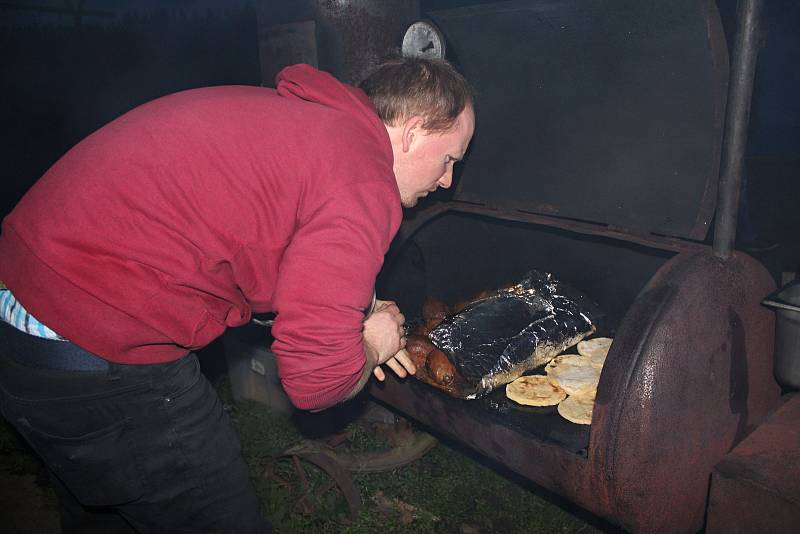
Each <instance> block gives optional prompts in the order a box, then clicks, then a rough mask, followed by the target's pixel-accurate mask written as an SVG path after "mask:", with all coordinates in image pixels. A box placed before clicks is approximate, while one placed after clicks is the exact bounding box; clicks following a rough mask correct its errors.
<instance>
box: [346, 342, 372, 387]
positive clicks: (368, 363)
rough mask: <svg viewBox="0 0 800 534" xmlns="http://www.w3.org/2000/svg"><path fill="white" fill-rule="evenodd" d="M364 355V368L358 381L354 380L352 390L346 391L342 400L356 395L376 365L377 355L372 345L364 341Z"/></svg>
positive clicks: (365, 383)
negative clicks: (346, 393) (354, 383)
mask: <svg viewBox="0 0 800 534" xmlns="http://www.w3.org/2000/svg"><path fill="white" fill-rule="evenodd" d="M364 356H366V358H365V360H364V369H362V371H361V377H360V378H359V379H358V382H356V385H355V386H353V389H352V391H350V393H348V395H347V396H346V397H345V398H344V399H343V401H342V402H344V401H348V400H350V399H352V398H353V397H355V396H356V395H358V392H359V391H361V390H362V389H364V386H366V385H367V381H369V377H370V376H371V375H372V371H373V370H374V369H375V367H376V366H377V365H378V355H377V354H375V353H374V351H373V350H372V347H370V346H369V344H367V343H366V342H365V343H364Z"/></svg>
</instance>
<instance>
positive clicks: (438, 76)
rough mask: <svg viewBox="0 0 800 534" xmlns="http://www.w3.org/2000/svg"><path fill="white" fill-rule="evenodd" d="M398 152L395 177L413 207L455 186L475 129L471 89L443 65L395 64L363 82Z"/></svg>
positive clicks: (410, 60) (405, 201)
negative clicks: (457, 164) (439, 189)
mask: <svg viewBox="0 0 800 534" xmlns="http://www.w3.org/2000/svg"><path fill="white" fill-rule="evenodd" d="M361 88H362V89H363V90H364V92H366V93H367V96H369V98H370V99H371V100H372V103H373V104H374V105H375V108H376V109H377V111H378V115H379V116H380V118H381V120H383V123H384V124H385V125H386V130H387V131H388V133H389V139H390V140H391V142H392V151H393V153H394V174H395V178H396V179H397V186H398V188H399V189H400V197H401V200H402V202H403V206H405V207H407V208H409V207H412V206H414V205H416V203H417V201H418V200H419V199H420V198H422V197H424V196H426V195H427V194H428V193H430V192H432V191H435V190H436V188H437V187H444V188H447V187H450V185H451V184H452V181H453V165H454V164H455V162H456V161H459V160H460V159H461V158H463V157H464V153H465V152H466V150H467V147H468V146H469V142H470V140H471V139H472V133H473V132H474V130H475V114H474V111H473V96H472V89H471V88H470V86H469V83H467V81H466V80H465V79H464V77H463V76H461V74H459V73H458V72H457V71H456V70H455V69H454V68H453V67H452V66H451V65H450V64H449V63H447V62H446V61H443V60H433V59H422V58H398V59H393V60H390V61H388V62H386V63H384V64H383V65H381V66H380V67H378V69H377V70H376V71H375V72H373V73H372V74H371V75H370V76H369V77H368V78H367V79H366V80H364V81H363V82H362V83H361Z"/></svg>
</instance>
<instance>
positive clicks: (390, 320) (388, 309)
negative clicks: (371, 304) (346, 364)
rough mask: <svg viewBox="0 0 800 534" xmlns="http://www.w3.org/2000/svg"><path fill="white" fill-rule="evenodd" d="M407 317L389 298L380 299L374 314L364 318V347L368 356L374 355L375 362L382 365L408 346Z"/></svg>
mask: <svg viewBox="0 0 800 534" xmlns="http://www.w3.org/2000/svg"><path fill="white" fill-rule="evenodd" d="M405 322H406V318H405V317H403V314H402V313H400V308H398V307H397V304H395V303H394V302H391V301H387V300H378V301H376V303H375V310H374V311H373V312H372V315H370V316H369V317H367V318H366V319H365V320H364V331H363V334H362V335H363V336H364V348H365V349H366V350H367V353H368V354H367V356H368V357H369V356H371V357H372V361H373V364H375V365H380V364H382V363H385V362H386V361H388V360H389V359H390V358H392V357H394V355H395V354H397V351H399V350H400V349H402V348H403V347H405V346H406V339H405V337H403V334H404V330H403V324H404V323H405Z"/></svg>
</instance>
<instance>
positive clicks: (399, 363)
mask: <svg viewBox="0 0 800 534" xmlns="http://www.w3.org/2000/svg"><path fill="white" fill-rule="evenodd" d="M385 363H386V365H388V366H389V367H391V369H392V371H394V372H395V373H396V374H397V376H399V377H401V378H404V377H405V376H407V375H408V374H409V373H410V374H412V375H413V374H414V373H416V372H417V368H416V366H415V365H414V363H413V362H412V361H411V358H409V356H408V353H407V352H406V349H400V350H399V351H398V352H397V354H395V355H394V356H392V357H391V358H389V359H388V360H386V362H385ZM372 374H374V375H375V378H377V379H378V380H380V381H381V382H383V381H384V380H386V374H385V373H384V372H383V369H381V368H380V367H376V368H375V369H373V371H372Z"/></svg>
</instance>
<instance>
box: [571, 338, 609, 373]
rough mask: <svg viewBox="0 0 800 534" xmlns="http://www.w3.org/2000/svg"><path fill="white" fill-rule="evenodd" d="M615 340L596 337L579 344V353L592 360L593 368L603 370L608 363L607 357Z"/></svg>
mask: <svg viewBox="0 0 800 534" xmlns="http://www.w3.org/2000/svg"><path fill="white" fill-rule="evenodd" d="M613 341H614V340H613V339H612V338H610V337H596V338H594V339H586V340H584V341H581V342H580V343H578V353H580V354H582V355H584V356H586V357H588V358H589V359H590V360H591V363H592V367H596V368H598V369H602V368H603V365H605V363H606V355H607V354H608V350H609V349H610V348H611V343H612V342H613Z"/></svg>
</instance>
